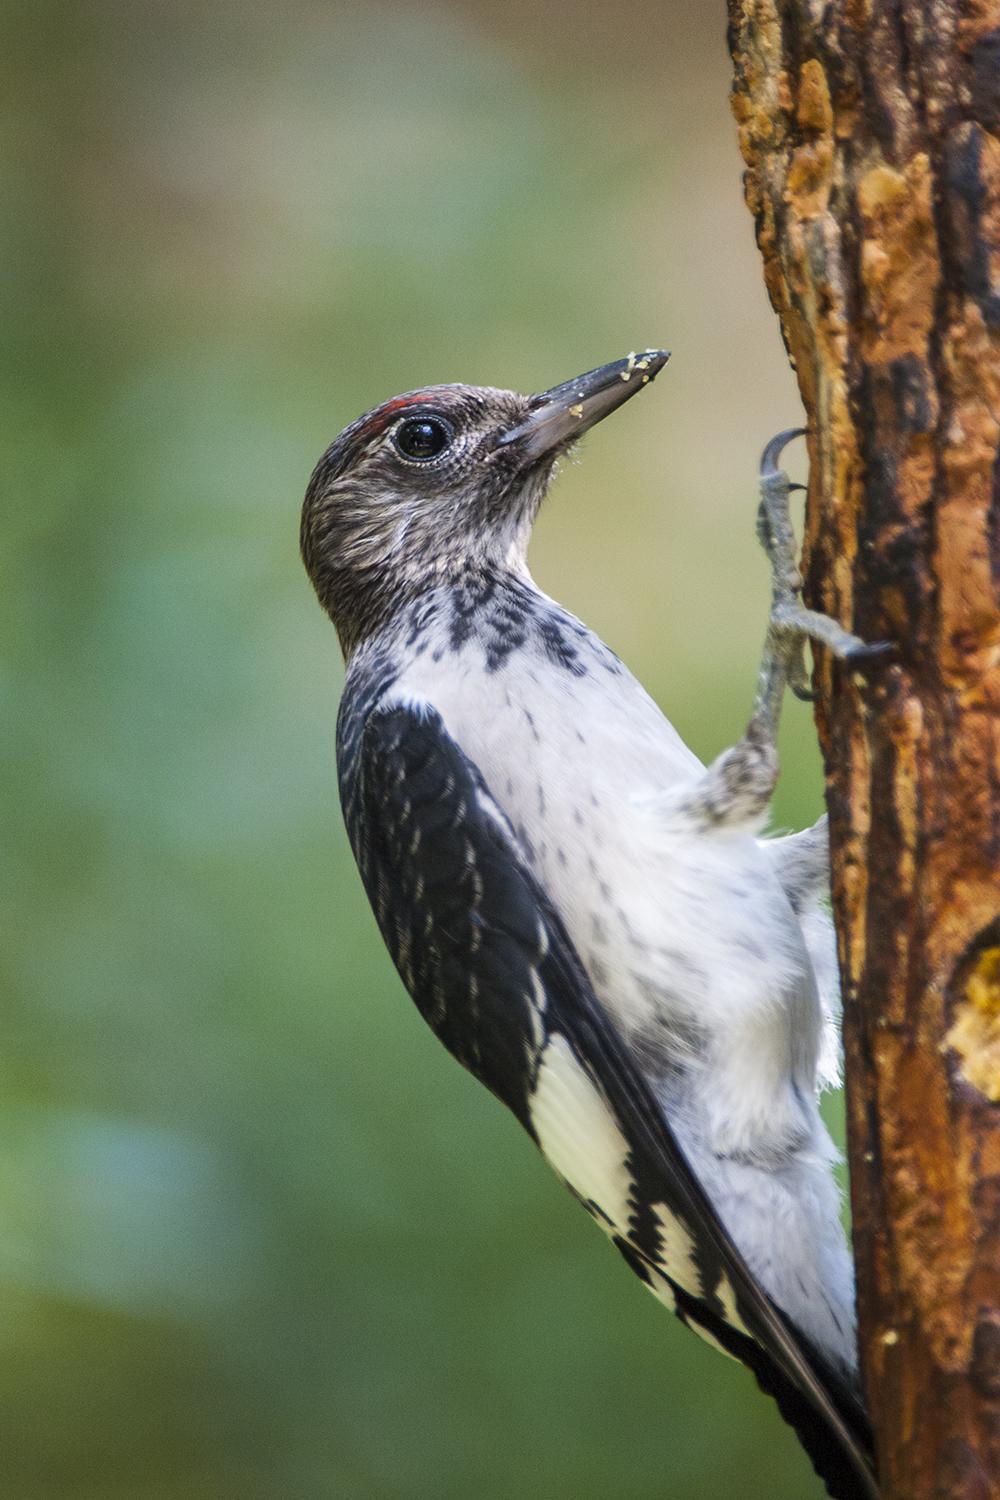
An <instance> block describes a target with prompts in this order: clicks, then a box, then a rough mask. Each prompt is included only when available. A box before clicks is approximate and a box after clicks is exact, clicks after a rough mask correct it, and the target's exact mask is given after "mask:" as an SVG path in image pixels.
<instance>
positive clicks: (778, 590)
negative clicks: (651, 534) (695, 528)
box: [751, 427, 891, 740]
mask: <svg viewBox="0 0 1000 1500" xmlns="http://www.w3.org/2000/svg"><path fill="white" fill-rule="evenodd" d="M804 431H805V429H804V428H802V427H792V428H789V429H788V430H787V431H785V432H779V433H778V435H777V437H773V438H772V439H771V441H770V442H769V443H768V445H767V447H766V448H765V449H764V452H763V454H762V455H761V460H760V504H759V506H758V509H757V537H758V540H759V541H760V544H761V546H762V547H763V548H764V551H765V552H766V553H767V556H768V559H769V561H770V563H771V613H770V618H769V620H768V631H767V639H766V641H765V645H764V658H763V661H762V663H761V675H760V685H759V688H758V694H757V703H756V705H755V709H754V717H753V719H752V720H751V729H753V727H754V725H755V724H757V726H758V730H759V731H769V733H768V736H767V737H768V738H770V739H772V740H773V739H774V737H775V735H776V733H777V716H778V711H779V709H780V700H781V694H782V692H783V691H784V688H785V685H786V683H787V685H788V686H789V687H790V688H791V689H792V692H793V693H794V694H795V696H796V697H797V698H803V699H805V700H807V701H808V700H810V699H811V698H812V696H813V694H812V691H811V689H810V686H809V674H808V672H807V670H806V664H805V643H806V641H807V640H812V641H819V642H820V643H821V644H822V645H824V646H826V648H827V650H829V651H832V652H833V654H834V656H836V657H837V658H838V659H839V660H841V661H846V662H852V663H861V662H863V661H868V660H871V659H872V658H875V657H879V656H883V655H885V653H886V652H887V651H889V650H891V647H890V645H889V644H888V643H887V642H884V641H879V642H876V643H874V644H869V643H868V642H867V641H863V640H862V639H861V638H860V636H856V635H852V634H851V632H850V631H849V630H845V629H844V627H843V626H842V625H839V624H838V623H837V621H836V620H834V619H832V618H831V616H830V615H825V614H821V613H819V611H817V610H814V609H807V608H806V607H805V605H804V604H803V603H802V601H801V599H800V597H799V595H800V594H801V591H802V574H801V572H800V571H799V565H798V558H797V550H798V549H797V544H796V539H795V530H794V527H793V526H792V519H791V515H790V513H789V507H788V497H789V495H790V494H791V492H792V490H797V489H802V488H803V486H802V485H798V484H794V485H793V484H792V483H791V482H790V480H789V478H788V475H787V474H786V473H785V472H784V470H783V469H781V468H780V467H779V464H780V461H781V455H782V453H783V452H784V450H785V448H786V447H787V446H788V444H789V443H790V442H791V441H792V439H793V438H797V437H802V436H803V435H804Z"/></svg>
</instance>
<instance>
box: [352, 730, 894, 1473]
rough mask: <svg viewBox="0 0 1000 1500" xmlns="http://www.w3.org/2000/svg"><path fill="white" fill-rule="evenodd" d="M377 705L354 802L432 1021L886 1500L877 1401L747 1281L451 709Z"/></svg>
mask: <svg viewBox="0 0 1000 1500" xmlns="http://www.w3.org/2000/svg"><path fill="white" fill-rule="evenodd" d="M366 708H367V705H364V706H363V707H362V706H361V705H359V704H355V705H353V707H352V706H351V705H349V704H345V705H344V711H342V717H341V724H340V732H339V736H338V759H339V766H340V781H341V800H342V803H343V808H344V816H345V820H346V823H347V828H348V834H349V837H350V840H351V844H352V846H353V849H354V853H355V856H356V858H357V862H358V865H359V868H360V871H361V876H362V879H363V881H364V885H365V889H366V891H367V893H368V896H369V899H370V901H371V904H372V907H373V908H374V911H375V915H376V918H377V920H378V924H379V927H380V929H381V931H382V935H383V937H384V939H385V942H386V945H387V947H388V949H389V952H390V953H391V955H392V957H393V960H394V961H395V964H396V966H397V968H398V970H399V972H400V974H401V976H402V978H403V981H404V983H405V984H406V987H407V989H408V990H409V991H410V994H411V995H412V996H413V998H414V1000H415V1001H416V1003H417V1006H418V1007H419V1009H420V1011H421V1013H422V1015H423V1016H424V1019H425V1020H426V1021H427V1022H428V1024H429V1025H430V1026H431V1027H432V1028H433V1030H434V1031H435V1032H436V1033H437V1035H438V1037H439V1038H440V1040H441V1041H442V1042H443V1043H444V1044H445V1046H446V1047H447V1048H448V1050H449V1051H450V1052H451V1053H452V1054H453V1055H454V1056H455V1057H456V1058H457V1059H458V1061H459V1062H460V1063H462V1065H463V1066H464V1067H466V1068H468V1069H469V1071H470V1072H471V1073H473V1074H474V1075H475V1076H476V1077H477V1078H478V1079H480V1080H481V1082H483V1083H484V1084H485V1085H486V1086H487V1088H489V1089H490V1090H492V1092H493V1093H494V1094H495V1095H496V1096H497V1097H498V1098H499V1099H500V1100H502V1102H503V1103H504V1104H506V1105H507V1106H508V1108H510V1109H511V1110H512V1111H513V1112H514V1114H515V1115H516V1116H517V1118H518V1119H519V1120H520V1121H521V1123H522V1125H524V1127H525V1128H526V1129H527V1130H528V1132H529V1133H530V1134H531V1135H532V1137H533V1138H534V1139H535V1140H536V1142H537V1143H538V1144H539V1145H540V1146H541V1147H542V1149H543V1151H544V1152H545V1154H546V1156H547V1157H548V1159H549V1161H550V1162H551V1164H552V1165H553V1166H554V1167H555V1168H556V1170H557V1171H559V1172H560V1174H561V1175H562V1176H563V1177H564V1178H565V1179H566V1181H567V1182H568V1183H569V1185H570V1186H571V1187H572V1188H573V1190H574V1191H575V1192H576V1193H577V1195H578V1196H579V1197H580V1198H581V1199H582V1200H583V1201H584V1203H585V1205H586V1206H587V1207H588V1209H589V1210H590V1212H591V1213H592V1214H593V1215H594V1217H595V1218H597V1219H598V1221H599V1222H600V1223H601V1224H602V1227H604V1228H605V1230H606V1231H607V1232H608V1233H609V1234H610V1235H611V1237H612V1238H613V1239H614V1241H615V1243H616V1245H617V1246H618V1248H619V1249H620V1250H621V1252H622V1254H623V1255H624V1256H625V1257H626V1259H627V1260H628V1261H629V1264H630V1265H631V1266H632V1268H633V1269H634V1270H635V1271H636V1272H637V1274H638V1275H639V1276H641V1277H642V1278H643V1280H644V1281H646V1282H647V1283H648V1284H649V1285H650V1286H651V1287H652V1288H653V1290H654V1291H656V1292H658V1294H659V1295H660V1296H661V1298H662V1299H663V1300H665V1301H667V1302H668V1303H670V1304H671V1305H673V1306H674V1307H675V1309H676V1311H677V1313H678V1315H679V1316H680V1317H681V1318H682V1320H683V1321H684V1322H686V1323H688V1324H690V1325H693V1326H694V1327H695V1328H696V1329H697V1330H698V1331H699V1332H701V1333H702V1334H703V1335H704V1336H707V1337H708V1338H709V1339H710V1340H711V1341H713V1342H716V1343H718V1344H719V1345H721V1346H722V1348H723V1349H724V1350H725V1351H726V1352H727V1353H729V1354H732V1355H734V1356H735V1357H736V1358H737V1359H739V1360H741V1361H742V1362H743V1363H744V1364H746V1365H748V1366H749V1367H750V1368H751V1369H752V1370H753V1372H754V1374H755V1375H756V1377H757V1380H758V1382H759V1384H760V1385H761V1386H762V1387H763V1389H764V1390H766V1391H767V1392H768V1393H769V1394H770V1395H772V1396H773V1397H774V1398H775V1400H776V1401H777V1403H778V1406H779V1408H780V1410H781V1412H782V1415H783V1416H784V1417H785V1419H786V1420H787V1421H788V1422H789V1423H790V1424H791V1425H792V1426H793V1427H794V1428H795V1430H796V1432H797V1433H798V1436H799V1438H800V1441H801V1442H802V1443H803V1446H804V1447H805V1448H806V1450H807V1451H808V1453H809V1455H810V1457H811V1459H812V1461H813V1464H814V1466H815V1468H816V1470H817V1472H818V1473H819V1474H820V1476H821V1477H822V1478H823V1479H824V1481H825V1482H826V1484H827V1487H828V1489H829V1491H830V1493H831V1494H832V1495H834V1496H837V1497H840V1500H871V1497H873V1496H875V1495H876V1494H877V1488H876V1485H875V1480H874V1477H873V1471H872V1460H871V1448H870V1435H869V1433H868V1429H867V1424H866V1421H865V1418H864V1415H863V1413H862V1411H861V1409H860V1407H859V1405H858V1404H857V1402H856V1400H855V1398H854V1397H853V1395H852V1394H851V1393H850V1392H848V1391H847V1390H846V1389H845V1388H844V1386H843V1384H842V1383H841V1382H840V1381H839V1380H838V1379H837V1377H836V1375H835V1374H834V1373H833V1372H832V1371H831V1370H829V1369H828V1368H827V1367H826V1365H825V1364H824V1362H823V1361H822V1359H821V1358H820V1356H819V1355H818V1354H817V1352H816V1351H815V1350H814V1349H813V1348H812V1347H811V1346H810V1345H809V1344H808V1342H807V1341H806V1340H805V1339H804V1338H803V1337H802V1336H801V1335H800V1334H799V1333H798V1332H797V1331H796V1330H795V1329H794V1328H793V1327H792V1326H791V1325H790V1324H789V1322H788V1321H787V1319H786V1318H784V1317H783V1315H782V1314H781V1313H780V1312H779V1311H778V1309H777V1308H776V1307H775V1306H774V1305H773V1303H771V1302H770V1300H769V1299H768V1298H767V1297H766V1295H765V1294H764V1293H763V1292H762V1291H761V1289H760V1288H759V1286H758V1285H757V1283H756V1282H755V1281H754V1279H753V1277H752V1276H751V1275H750V1273H749V1271H748V1270H747V1267H746V1265H745V1263H744V1261H743V1259H742V1257H741V1256H740V1254H739V1252H738V1251H737V1250H736V1248H735V1246H734V1245H733V1243H732V1241H731V1240H730V1238H729V1236H728V1234H727V1233H726V1231H725V1230H724V1228H723V1227H722V1224H721V1223H720V1221H719V1219H718V1217H717V1215H716V1213H715V1211H714V1209H713V1207H712V1205H711V1203H710V1202H709V1200H708V1198H707V1197H706V1195H705V1193H704V1192H703V1190H702V1188H701V1186H700V1184H699V1182H698V1180H697V1179H696V1177H695V1176H694V1174H693V1172H692V1171H691V1169H690V1167H689V1166H688V1163H687V1161H686V1159H685V1157H684V1156H683V1154H682V1152H681V1151H680V1149H679V1147H678V1145H677V1143H676V1141H675V1139H674V1137H673V1134H672V1132H671V1130H670V1127H669V1125H668V1124H667V1123H666V1121H665V1120H664V1118H663V1115H662V1112H661V1110H660V1108H659V1107H658V1105H657V1102H656V1100H655V1098H654V1097H653V1095H652V1094H651V1092H650V1089H649V1087H648V1085H647V1083H646V1082H645V1080H644V1079H643V1077H642V1076H641V1074H640V1072H639V1071H638V1069H637V1068H636V1067H635V1065H634V1063H633V1062H632V1060H631V1058H630V1056H629V1054H628V1052H627V1050H626V1048H625V1047H624V1046H623V1044H622V1041H621V1038H620V1036H619V1034H618V1033H617V1031H616V1029H615V1027H614V1026H613V1025H612V1024H611V1022H610V1020H609V1018H608V1016H607V1014H606V1013H605V1011H604V1009H603V1007H602V1006H601V1004H600V1002H599V1001H598V999H597V997H596V995H595V993H594V990H593V987H592V985H591V983H590V981H589V979H588V978H587V975H586V973H585V971H584V969H583V966H582V964H581V962H580V960H579V958H578V956H577V954H576V952H575V949H574V947H573V944H572V943H571V941H570V939H569V937H568V935H567V932H566V929H565V927H564V925H563V923H562V921H561V919H560V917H559V915H558V913H557V912H556V911H555V910H554V908H553V906H552V903H551V902H550V901H549V900H548V898H547V897H546V894H545V892H544V890H543V889H542V888H541V886H540V885H539V882H538V880H537V879H536V877H535V876H534V874H533V873H532V871H531V870H530V868H529V867H528V865H527V863H526V861H525V860H524V858H523V856H522V854H521V852H520V850H519V847H518V843H517V839H516V836H515V835H514V833H513V831H512V829H511V827H510V824H509V823H508V821H507V819H506V817H505V815H504V814H503V812H502V811H501V809H500V808H499V807H498V805H497V803H496V802H495V801H494V799H493V797H492V796H491V795H490V792H489V789H488V788H487V786H486V784H485V782H484V780H483V778H482V776H481V775H480V773H479V771H478V770H477V768H476V767H475V765H473V763H472V762H471V761H470V760H469V759H468V757H467V756H466V755H465V754H464V753H463V752H462V750H461V749H460V748H459V747H458V745H457V744H456V743H455V741H454V740H453V739H452V738H451V736H450V735H449V734H448V732H447V730H446V729H445V727H444V724H443V722H442V720H441V718H440V715H439V714H438V713H437V712H436V711H434V710H433V709H429V708H422V707H401V706H395V707H377V706H376V707H374V708H373V709H371V711H369V712H365V709H366ZM595 1184H596V1185H595Z"/></svg>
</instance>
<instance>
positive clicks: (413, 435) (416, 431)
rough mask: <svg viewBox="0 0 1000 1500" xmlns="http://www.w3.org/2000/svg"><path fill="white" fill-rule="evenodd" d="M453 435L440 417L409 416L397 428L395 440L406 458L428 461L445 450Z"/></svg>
mask: <svg viewBox="0 0 1000 1500" xmlns="http://www.w3.org/2000/svg"><path fill="white" fill-rule="evenodd" d="M453 435H454V434H453V433H452V430H451V428H450V427H449V426H448V424H447V422H443V421H442V420H441V418H440V417H409V418H408V419H407V420H406V421H405V422H400V424H399V426H398V427H397V428H396V431H395V432H394V433H393V442H394V443H395V444H396V447H397V448H398V449H399V451H400V453H401V454H402V455H403V457H404V458H409V459H415V460H416V461H417V462H418V463H426V462H427V461H428V460H429V459H432V458H437V457H438V455H439V454H440V453H443V452H444V450H445V449H446V448H447V446H448V444H449V443H450V442H451V440H452V437H453Z"/></svg>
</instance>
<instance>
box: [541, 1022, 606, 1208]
mask: <svg viewBox="0 0 1000 1500" xmlns="http://www.w3.org/2000/svg"><path fill="white" fill-rule="evenodd" d="M528 1109H529V1112H530V1115H531V1124H532V1127H533V1129H534V1132H535V1135H536V1136H537V1138H538V1144H539V1146H540V1147H541V1149H542V1154H543V1155H544V1157H545V1159H546V1161H547V1162H548V1163H549V1166H550V1167H552V1168H553V1169H554V1170H555V1171H556V1172H558V1174H559V1176H560V1177H561V1178H562V1179H563V1181H564V1182H567V1183H569V1185H570V1187H571V1188H572V1189H573V1190H574V1192H575V1193H577V1194H578V1195H579V1197H581V1198H583V1199H584V1200H585V1201H591V1202H593V1203H596V1204H597V1205H598V1207H599V1208H600V1209H601V1211H602V1212H603V1213H604V1214H606V1215H607V1217H608V1219H610V1220H611V1222H612V1223H613V1224H614V1226H615V1228H616V1229H617V1230H618V1231H619V1232H620V1233H622V1234H624V1233H625V1232H626V1231H627V1229H628V1221H629V1215H630V1212H631V1210H630V1207H629V1194H630V1192H631V1188H632V1180H631V1177H630V1176H629V1172H628V1168H627V1166H626V1159H627V1157H628V1142H627V1141H626V1139H625V1137H624V1136H623V1135H622V1133H621V1130H620V1129H619V1127H618V1121H617V1120H616V1119H615V1116H614V1114H613V1112H612V1110H611V1109H610V1107H609V1105H608V1104H607V1102H606V1101H605V1099H604V1098H603V1096H602V1094H601V1093H600V1090H599V1089H598V1088H597V1087H596V1085H595V1084H594V1082H593V1081H592V1079H591V1078H590V1075H589V1074H588V1073H587V1071H586V1069H585V1068H584V1067H583V1066H582V1064H581V1063H580V1062H579V1061H578V1059H577V1057H576V1054H575V1053H574V1051H573V1049H572V1047H571V1046H570V1044H569V1042H568V1041H567V1040H566V1038H565V1037H564V1036H562V1035H560V1034H558V1033H557V1034H556V1035H554V1036H553V1037H552V1038H551V1040H550V1041H549V1044H548V1046H547V1047H546V1049H545V1051H544V1052H543V1053H542V1060H541V1064H540V1066H539V1069H538V1082H537V1083H536V1085H535V1091H534V1093H533V1094H532V1096H531V1099H530V1100H529V1102H528Z"/></svg>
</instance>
